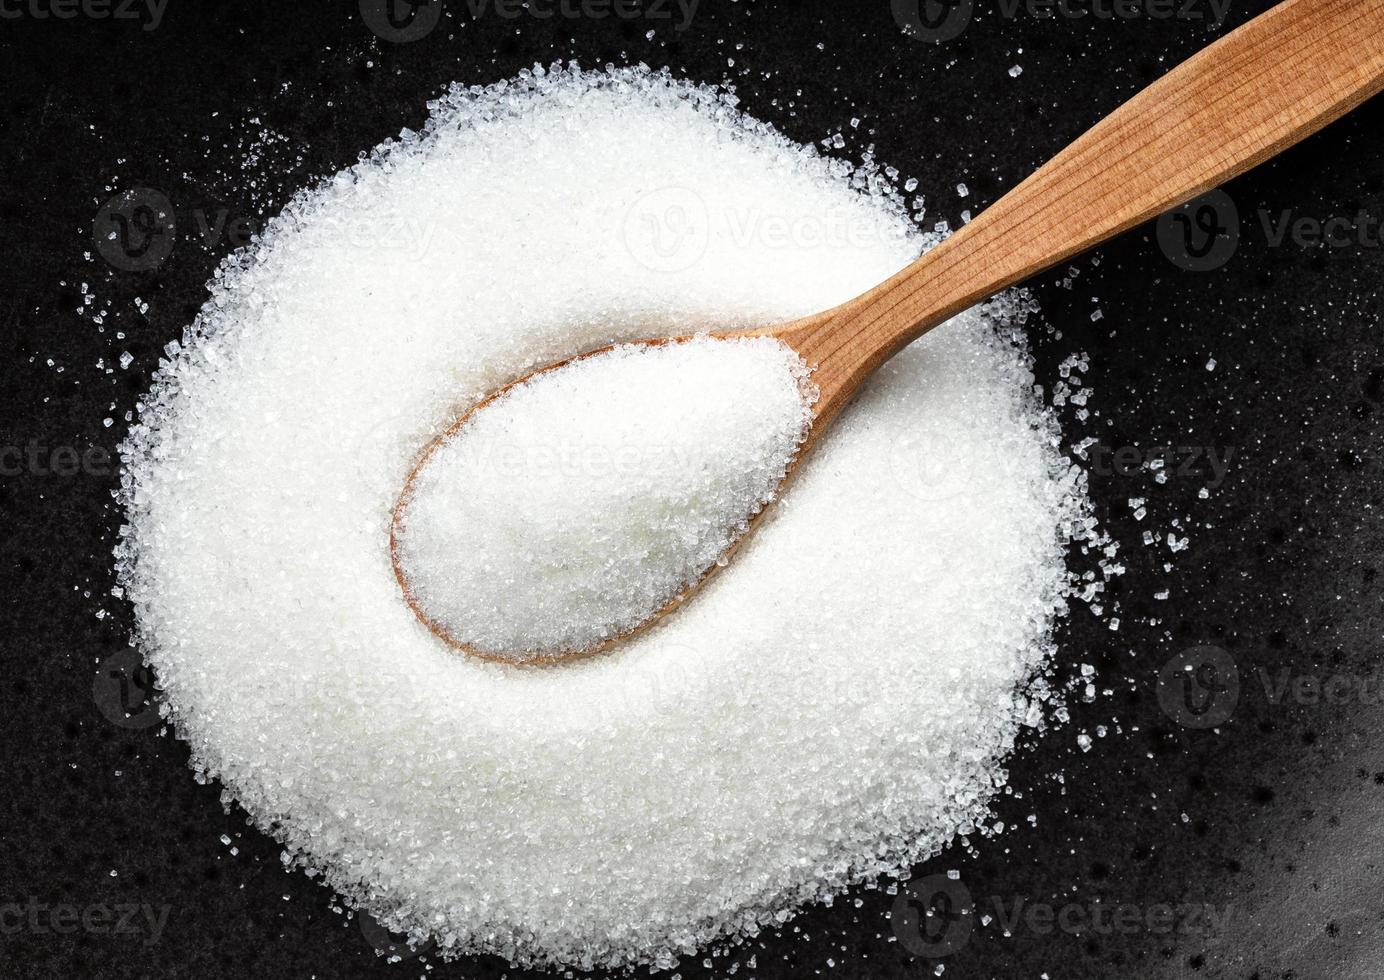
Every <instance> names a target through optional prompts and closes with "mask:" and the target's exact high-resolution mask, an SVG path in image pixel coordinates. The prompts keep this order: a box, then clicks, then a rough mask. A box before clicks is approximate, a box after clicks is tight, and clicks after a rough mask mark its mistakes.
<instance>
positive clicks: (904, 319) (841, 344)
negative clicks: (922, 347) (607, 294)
mask: <svg viewBox="0 0 1384 980" xmlns="http://www.w3.org/2000/svg"><path fill="white" fill-rule="evenodd" d="M1381 88H1384V0H1286V2H1284V3H1281V4H1279V5H1278V6H1276V7H1274V8H1273V9H1272V10H1269V11H1268V12H1267V13H1265V14H1262V15H1261V16H1259V17H1256V18H1255V19H1254V20H1252V21H1250V22H1249V23H1248V24H1245V25H1244V26H1243V27H1241V28H1239V29H1238V30H1236V31H1234V32H1233V33H1231V34H1229V35H1227V36H1226V37H1224V38H1222V39H1221V40H1219V41H1217V42H1216V43H1215V44H1212V45H1211V46H1210V47H1208V48H1206V49H1205V50H1203V51H1201V52H1200V53H1198V54H1197V55H1195V56H1194V57H1192V58H1191V59H1189V60H1188V61H1186V62H1184V63H1183V64H1181V65H1179V66H1178V67H1177V68H1175V69H1173V70H1172V71H1171V72H1169V73H1168V74H1167V75H1164V76H1163V77H1162V78H1160V79H1159V80H1158V81H1156V82H1154V83H1153V84H1152V85H1150V86H1148V87H1147V88H1145V89H1144V90H1143V91H1142V92H1140V93H1139V94H1138V95H1136V96H1134V98H1132V99H1130V100H1129V101H1128V102H1126V103H1125V104H1124V105H1122V106H1121V107H1120V108H1118V109H1116V110H1115V111H1114V112H1113V113H1111V114H1110V115H1109V116H1107V117H1106V118H1105V119H1103V120H1102V121H1101V122H1100V123H1098V124H1097V125H1095V126H1094V127H1092V128H1091V129H1090V130H1088V131H1087V132H1086V133H1085V134H1084V135H1082V136H1081V137H1080V138H1078V139H1077V140H1076V141H1075V142H1074V143H1072V144H1071V145H1070V146H1068V147H1067V148H1066V149H1065V150H1063V151H1062V152H1061V153H1059V154H1058V155H1057V156H1055V157H1054V158H1053V159H1052V160H1050V161H1048V163H1047V164H1046V165H1044V166H1043V167H1042V168H1041V169H1039V170H1038V171H1037V172H1036V173H1034V174H1033V175H1032V176H1031V177H1029V178H1028V179H1027V180H1025V181H1024V182H1023V183H1021V184H1020V185H1019V186H1017V187H1015V188H1014V189H1013V190H1012V191H1010V192H1009V193H1008V194H1006V195H1005V196H1004V197H1003V198H1001V199H1000V200H999V201H998V202H997V203H995V204H994V205H993V206H991V207H990V208H988V209H987V210H986V211H985V212H984V213H982V214H981V215H980V216H979V217H977V218H976V219H975V220H974V221H972V222H971V223H970V224H968V225H966V226H965V227H964V228H962V229H961V230H960V231H958V232H957V233H956V234H954V235H952V236H951V237H950V238H948V239H947V240H946V241H944V242H942V243H941V244H940V245H938V246H937V247H936V248H933V249H932V250H931V251H929V252H927V253H926V254H925V255H923V256H922V257H921V258H919V259H918V260H917V261H916V262H914V263H913V264H912V265H910V266H908V267H907V268H905V269H903V270H902V271H901V272H899V273H898V274H896V275H894V276H893V277H892V278H890V279H888V280H887V281H885V282H883V283H881V284H880V285H878V286H876V287H875V288H873V289H871V290H870V291H869V292H867V293H864V294H863V295H861V296H858V297H856V298H855V299H853V300H850V301H849V302H847V303H843V304H842V305H840V306H838V307H835V308H834V309H830V310H827V311H825V312H822V313H817V314H814V315H812V316H808V317H804V318H802V319H800V320H794V321H791V322H789V323H784V324H780V325H778V326H775V327H767V328H763V329H755V330H745V331H736V332H728V333H723V334H713V336H725V337H737V336H772V337H776V338H778V339H779V340H781V341H783V342H784V343H785V344H787V345H788V346H789V347H792V348H793V349H794V350H795V351H797V352H798V353H799V354H800V355H801V356H802V358H803V360H804V361H805V362H806V363H807V364H808V365H809V366H810V367H811V368H812V370H813V374H812V379H813V381H814V382H815V383H816V385H817V388H818V390H819V392H820V397H819V399H818V401H817V402H816V404H815V406H814V408H813V416H814V417H813V423H812V426H811V428H810V429H809V432H808V436H807V440H806V442H805V443H804V445H803V447H802V450H801V451H800V452H799V453H798V456H797V460H801V459H802V458H803V454H804V453H805V452H806V451H807V450H808V449H809V448H810V447H811V446H812V444H814V443H815V442H816V441H817V440H818V439H820V438H821V436H822V434H823V433H824V432H825V431H826V430H827V428H828V426H829V425H830V424H831V422H832V420H833V419H835V418H836V416H837V414H838V413H839V412H840V411H841V409H842V408H843V407H844V406H845V405H846V403H847V402H848V401H849V400H850V398H851V396H852V395H854V394H855V392H856V390H857V389H858V388H859V387H860V385H861V384H862V383H863V382H864V381H865V379H866V378H868V377H869V376H870V375H871V374H872V373H873V372H874V370H875V369H876V368H878V367H879V366H880V365H881V364H883V363H884V362H885V361H886V360H888V359H889V358H890V357H892V356H893V355H894V354H896V353H898V352H899V351H900V350H902V349H903V348H904V347H905V346H907V345H908V344H910V343H911V342H913V341H914V340H916V339H918V337H920V336H922V334H924V333H926V332H927V331H928V330H930V329H932V328H933V327H935V326H937V325H938V324H939V323H942V322H944V321H945V320H947V319H949V318H951V317H953V316H955V315H956V314H957V313H960V312H961V311H962V310H965V309H967V308H969V307H971V306H974V305H975V304H976V303H977V302H979V301H981V300H983V299H984V298H985V297H987V296H990V295H991V294H993V293H996V292H999V291H1000V290H1002V289H1004V288H1006V287H1008V286H1012V285H1014V284H1015V283H1018V282H1021V281H1023V280H1024V279H1027V278H1028V277H1030V276H1032V275H1034V274H1036V273H1038V272H1041V271H1043V270H1044V269H1047V268H1049V267H1050V266H1053V265H1056V264H1057V263H1059V262H1062V261H1063V260H1065V259H1068V258H1070V257H1072V256H1073V255H1076V254H1077V253H1079V252H1082V251H1085V250H1086V249H1089V248H1091V247H1092V246H1094V245H1097V244H1099V243H1101V242H1103V241H1105V240H1106V239H1108V238H1111V237H1113V236H1115V235H1118V234H1120V233H1121V232H1123V231H1127V230H1128V229H1130V228H1132V227H1134V226H1135V225H1137V224H1140V223H1141V222H1144V221H1146V220H1148V219H1149V218H1152V217H1154V216H1155V215H1158V214H1160V213H1162V212H1164V211H1166V210H1168V209H1169V208H1172V207H1175V206H1177V205H1179V204H1182V203H1184V202H1186V201H1188V200H1190V199H1192V198H1194V197H1196V196H1197V195H1198V194H1201V193H1202V192H1204V191H1207V190H1209V189H1211V188H1212V187H1215V186H1217V185H1218V184H1221V183H1222V182H1224V181H1226V180H1228V179H1230V178H1232V177H1235V176H1236V175H1238V174H1241V173H1243V172H1245V171H1246V170H1249V169H1250V168H1251V167H1254V166H1256V165H1258V164H1260V163H1262V162H1263V161H1265V160H1267V159H1268V158H1270V157H1272V156H1274V155H1275V154H1277V153H1278V152H1279V151H1280V150H1283V149H1284V148H1286V147H1288V146H1291V145H1292V144H1294V143H1296V142H1298V141H1299V140H1301V139H1303V138H1304V137H1306V136H1308V135H1310V134H1312V133H1314V132H1316V131H1317V130H1319V129H1321V128H1322V127H1323V126H1325V125H1326V124H1327V123H1329V122H1332V121H1333V120H1335V119H1337V118H1339V117H1340V116H1342V115H1344V114H1345V113H1347V112H1349V111H1350V110H1351V109H1353V108H1355V107H1356V106H1358V105H1359V104H1360V103H1361V102H1363V101H1365V100H1366V99H1367V98H1369V97H1370V96H1372V95H1374V94H1375V93H1377V92H1378V91H1379V90H1380V89H1381ZM684 339H687V338H681V337H672V338H658V339H653V340H647V341H641V343H648V344H662V343H669V342H676V341H679V340H684ZM608 349H609V348H604V349H603V350H608ZM599 353H602V351H591V352H588V353H586V354H582V355H579V356H580V357H590V356H593V355H595V354H599ZM571 360H575V358H569V359H568V360H566V361H562V362H559V363H558V364H554V365H551V366H549V367H546V368H543V369H541V370H542V371H550V370H553V369H555V368H558V367H561V366H563V365H564V364H567V363H569V362H570V361H571ZM538 373H540V372H539V371H535V372H533V374H538ZM533 374H531V375H528V376H527V377H526V378H523V379H520V382H522V381H524V380H527V379H528V378H531V377H533ZM520 382H515V384H518V383H520ZM508 387H511V386H506V388H508ZM504 390H505V389H501V392H502V391H504ZM501 392H496V393H495V394H494V395H491V396H490V397H489V398H487V399H485V400H483V401H482V402H480V403H479V404H478V405H476V406H475V407H474V408H472V409H471V411H470V412H468V413H466V415H464V416H462V417H461V418H460V419H458V420H457V421H456V422H455V423H453V424H452V425H451V426H450V427H449V428H448V429H447V431H446V432H444V433H443V434H442V435H440V436H439V437H438V438H437V439H435V440H434V441H433V443H431V444H430V445H429V446H428V447H427V448H426V449H425V450H424V452H423V454H422V456H421V458H420V460H419V463H418V464H417V465H416V466H415V467H414V469H413V471H412V472H411V473H410V474H409V477H408V479H407V481H406V482H405V484H404V488H403V490H402V492H401V493H400V497H399V503H397V504H396V505H395V510H394V522H393V526H392V527H391V533H390V548H391V552H392V554H393V557H394V571H395V576H396V578H397V579H398V581H399V584H400V586H401V587H402V588H403V590H404V595H405V598H406V599H407V600H408V602H409V605H410V606H411V607H412V608H413V611H414V613H415V614H417V615H418V617H419V618H420V619H421V620H422V621H423V622H424V623H425V624H426V625H427V626H428V627H429V629H431V630H432V631H433V632H434V633H436V634H437V635H438V636H439V637H440V638H442V639H443V640H445V641H446V642H448V643H450V644H451V645H453V646H455V647H458V648H459V649H462V650H465V651H466V652H468V653H472V654H474V655H477V656H481V657H485V658H486V659H497V658H495V657H493V656H489V655H487V654H485V653H482V652H480V651H476V650H472V649H470V648H468V647H466V646H465V644H463V643H461V642H458V641H457V640H456V639H455V638H453V637H451V636H449V635H448V634H447V632H446V631H445V630H443V629H442V628H441V627H440V626H439V625H438V624H437V623H435V622H432V621H431V620H430V619H429V617H428V616H426V615H425V614H424V613H423V611H422V610H420V609H419V607H418V605H417V604H416V603H415V602H414V600H413V596H412V595H411V593H410V590H409V588H408V585H407V581H406V578H405V576H404V573H403V570H402V569H401V568H400V565H399V554H398V549H397V540H398V531H399V518H400V513H401V511H402V509H403V506H402V505H403V503H404V501H405V499H406V498H407V497H408V495H409V491H410V488H411V487H412V484H413V479H414V476H415V475H416V474H417V473H418V471H419V469H420V468H421V467H422V466H423V465H424V463H425V462H426V460H427V458H428V456H430V455H431V453H432V452H433V450H434V449H436V447H437V446H438V445H439V444H441V442H443V441H445V440H446V439H448V438H450V436H451V435H452V434H453V433H455V432H456V431H457V429H458V428H460V426H462V425H463V424H465V422H466V420H467V419H469V418H470V416H471V415H472V414H473V413H475V412H477V411H481V410H483V409H484V408H485V406H486V405H487V404H489V403H490V402H491V401H493V400H494V398H495V397H496V396H497V395H498V394H500V393H501ZM794 465H795V466H796V461H795V464H794ZM791 472H792V471H791V470H790V475H791ZM762 516H763V511H761V512H760V513H759V514H757V515H755V518H754V520H752V521H751V522H750V530H753V528H754V526H755V525H756V523H757V522H758V520H759V518H760V517H762ZM748 534H749V531H746V533H745V535H742V536H741V538H740V539H739V540H738V541H737V542H736V543H735V544H733V545H732V546H731V548H730V549H729V550H728V552H727V557H729V554H730V553H731V552H733V551H734V550H735V548H736V547H738V545H739V544H740V543H741V542H743V541H744V540H745V537H746V536H747V535H748ZM718 567H720V565H713V566H712V567H711V568H709V569H707V570H706V572H705V573H704V574H703V576H702V578H701V580H700V581H699V582H697V583H696V584H694V585H693V586H692V587H690V588H689V589H688V590H687V591H686V592H684V593H683V594H682V595H680V596H678V597H677V598H676V599H674V600H673V601H671V602H669V603H668V604H667V605H666V606H664V607H663V608H662V609H660V610H659V611H658V612H656V613H654V614H653V616H652V617H650V619H649V620H646V621H645V623H643V624H641V625H640V626H639V627H637V628H636V629H634V630H631V631H629V632H627V633H625V634H622V635H621V636H619V637H615V638H614V639H612V640H609V641H606V642H605V643H602V644H600V645H599V646H596V647H592V648H589V649H586V650H581V651H576V652H574V653H564V654H558V655H552V656H540V657H533V658H529V659H530V660H531V661H533V660H538V661H551V660H560V659H567V658H568V657H572V656H583V655H588V654H591V653H595V652H598V651H599V650H602V649H605V648H606V647H608V646H609V645H610V644H611V643H613V642H616V641H617V640H620V639H624V638H627V637H628V636H630V635H633V634H634V633H637V632H639V630H642V629H645V628H647V626H648V625H649V624H650V623H652V622H653V621H654V620H656V619H657V618H658V617H660V616H662V615H664V614H666V613H667V612H669V611H671V610H672V609H674V608H676V607H677V606H678V605H679V604H681V603H682V602H683V601H684V600H685V599H686V598H687V596H688V595H689V594H690V593H691V592H692V591H694V590H695V589H696V588H698V587H699V586H700V585H701V584H702V583H704V582H706V580H707V579H708V578H709V577H710V576H711V574H713V573H714V572H715V571H716V569H717V568H718Z"/></svg>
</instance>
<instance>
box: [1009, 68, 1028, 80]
mask: <svg viewBox="0 0 1384 980" xmlns="http://www.w3.org/2000/svg"><path fill="white" fill-rule="evenodd" d="M1023 73H1024V66H1023V65H1010V66H1009V77H1010V78H1018V77H1019V76H1020V75H1022V74H1023Z"/></svg>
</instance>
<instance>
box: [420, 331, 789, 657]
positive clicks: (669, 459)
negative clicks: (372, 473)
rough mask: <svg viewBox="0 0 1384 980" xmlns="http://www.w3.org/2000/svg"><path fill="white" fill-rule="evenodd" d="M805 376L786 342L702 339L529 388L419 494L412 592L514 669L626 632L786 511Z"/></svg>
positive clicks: (503, 403)
mask: <svg viewBox="0 0 1384 980" xmlns="http://www.w3.org/2000/svg"><path fill="white" fill-rule="evenodd" d="M806 376H807V367H806V365H804V364H803V362H802V359H801V358H800V357H798V355H797V354H796V353H795V352H794V351H793V350H791V349H790V348H789V347H787V346H786V345H784V344H783V343H781V342H779V341H777V340H774V339H772V338H767V337H761V338H755V339H735V340H715V339H711V338H700V339H694V340H690V341H687V342H684V343H675V344H662V345H657V346H646V345H636V344H625V345H621V346H618V347H615V348H614V349H612V350H610V351H608V352H606V353H603V354H598V355H595V356H592V357H586V358H581V359H578V360H576V361H573V362H571V363H569V364H566V365H564V366H562V367H560V368H557V369H556V370H552V371H545V372H543V373H541V374H539V375H537V376H536V377H534V378H532V379H530V380H528V381H525V382H523V383H521V384H518V385H515V386H514V387H513V388H510V389H509V390H507V391H506V392H504V393H503V394H502V395H500V396H499V397H498V398H496V399H495V400H494V401H492V402H491V403H490V404H488V405H486V406H485V407H484V408H483V409H481V410H480V411H478V412H477V413H475V414H474V415H472V416H471V417H470V418H468V419H467V420H466V421H465V423H464V424H463V425H462V426H461V427H460V428H459V429H458V430H457V431H456V432H455V433H451V434H450V435H449V437H448V438H446V439H445V440H444V441H443V442H442V443H441V444H440V445H439V446H438V447H437V448H436V450H435V451H433V452H432V453H431V454H430V455H429V456H428V457H427V461H426V463H425V464H424V465H423V466H422V467H421V468H420V469H419V470H418V473H417V476H416V477H415V478H414V479H413V481H412V483H411V484H410V489H409V493H408V496H407V499H406V500H405V503H404V506H403V507H402V508H401V510H400V513H399V519H398V521H397V523H396V544H397V547H396V551H397V555H398V568H399V571H400V574H401V575H402V577H403V581H404V583H405V584H406V585H407V588H408V594H409V595H410V597H411V598H412V599H413V601H414V603H415V605H416V606H417V607H418V609H419V611H420V612H421V613H422V615H423V616H424V617H425V620H426V621H427V622H428V623H430V624H431V625H432V626H433V627H434V628H435V629H436V630H437V631H438V632H439V633H440V634H441V635H442V636H444V637H446V638H447V639H449V640H451V641H453V642H456V643H460V644H462V645H464V646H466V647H467V648H469V649H473V650H476V651H478V652H481V653H483V654H487V655H492V656H497V657H502V658H505V659H514V660H526V659H535V658H536V657H539V656H552V655H557V654H562V653H567V652H573V651H579V650H585V649H586V648H588V647H592V646H595V645H597V644H599V643H602V642H604V641H606V640H609V639H611V638H612V637H615V636H618V635H620V634H622V633H625V632H628V631H629V630H631V629H633V628H635V627H636V626H638V625H639V624H640V623H642V622H643V621H645V620H647V619H648V618H649V617H650V616H652V615H654V613H656V612H658V611H659V610H660V609H661V608H663V607H664V606H665V605H667V604H668V603H669V602H672V601H673V600H674V599H676V598H677V597H678V596H679V595H680V594H682V593H683V592H684V591H685V590H686V589H687V588H688V587H689V586H691V585H693V584H694V583H695V582H697V581H698V580H699V579H700V578H701V577H702V575H703V573H704V572H706V571H707V569H709V568H712V567H714V566H715V565H716V563H717V560H718V559H720V558H721V557H722V555H723V554H725V552H726V549H727V548H729V547H730V545H731V544H732V543H733V542H734V541H735V539H736V538H737V537H739V536H740V534H741V532H743V531H744V530H745V528H746V527H747V525H748V523H749V520H750V518H752V517H753V516H754V515H755V514H756V513H758V512H759V511H760V510H761V509H762V508H763V506H764V505H765V504H767V503H768V502H769V501H770V500H771V499H772V498H773V495H774V492H775V491H776V490H777V489H778V486H779V483H780V482H782V480H783V477H784V475H785V474H786V473H787V471H788V465H789V463H790V462H791V461H792V459H793V456H794V455H795V454H796V452H797V449H798V445H799V444H800V443H801V442H802V440H803V438H804V436H805V435H806V433H807V427H808V424H809V422H810V421H811V390H810V389H807V388H806ZM526 654H527V655H533V656H525V655H526Z"/></svg>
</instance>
